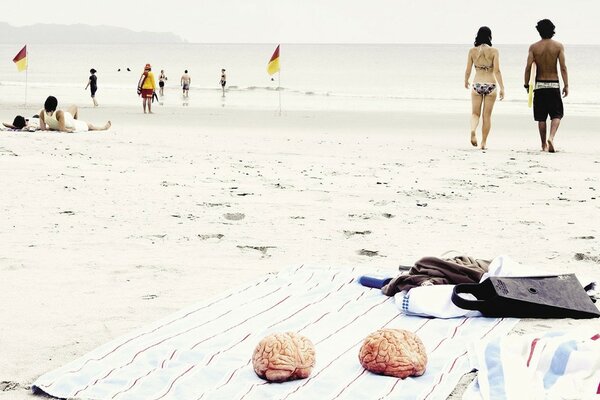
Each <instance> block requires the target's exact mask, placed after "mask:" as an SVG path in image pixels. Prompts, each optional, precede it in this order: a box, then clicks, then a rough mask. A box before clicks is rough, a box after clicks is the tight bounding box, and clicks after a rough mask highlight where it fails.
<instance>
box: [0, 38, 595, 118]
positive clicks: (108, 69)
mask: <svg viewBox="0 0 600 400" xmlns="http://www.w3.org/2000/svg"><path fill="white" fill-rule="evenodd" d="M497 47H498V49H499V51H500V61H501V70H502V73H503V77H504V82H505V86H506V98H505V101H504V102H503V104H502V105H500V106H497V107H496V112H506V113H529V112H530V110H528V108H527V106H526V101H527V96H526V93H525V90H524V89H523V87H522V84H523V70H524V66H525V61H526V57H527V46H526V45H504V46H503V45H498V46H497ZM274 48H275V45H271V44H268V45H267V44H254V45H246V44H245V45H240V44H230V45H223V44H218V45H217V44H213V45H211V44H172V45H163V44H161V45H147V44H144V45H135V46H132V45H89V46H86V45H59V44H57V45H50V46H47V45H46V46H44V45H29V46H28V51H29V70H28V72H27V74H25V73H24V72H21V73H19V72H17V71H16V67H15V66H14V64H13V63H12V58H13V57H14V55H15V54H16V53H17V52H18V51H19V50H20V47H19V46H15V45H0V60H3V61H1V62H0V104H5V103H19V104H21V103H24V102H25V101H26V102H27V104H28V105H38V104H39V105H41V104H42V102H43V101H44V99H45V98H46V96H47V95H49V94H52V95H55V96H57V97H58V98H59V101H61V103H63V104H66V103H68V104H71V103H74V104H80V105H89V104H91V100H90V98H89V91H84V87H85V85H86V83H87V79H88V76H89V73H88V71H89V69H90V68H92V67H93V68H95V69H96V70H98V73H97V76H98V87H99V90H98V93H97V99H98V101H99V102H100V104H101V105H139V103H140V99H139V97H137V94H136V85H137V81H138V78H139V76H140V74H141V72H142V69H143V67H144V65H145V64H146V63H151V64H152V66H153V71H154V73H155V76H156V78H157V80H158V74H159V72H160V70H161V69H164V70H165V71H166V74H167V76H168V78H169V80H168V82H167V85H166V90H165V93H166V95H165V97H164V99H162V100H163V103H164V107H179V106H181V105H182V98H181V93H180V88H179V81H180V77H181V75H182V74H183V71H184V70H185V69H188V70H189V72H190V75H191V76H192V85H191V91H190V99H189V106H190V107H203V108H218V107H224V106H227V107H232V108H247V109H252V108H260V109H273V110H276V109H278V107H279V95H281V102H282V107H283V109H284V110H286V109H325V110H367V111H377V110H398V111H402V110H407V111H429V110H435V111H438V112H449V113H454V112H465V110H468V109H469V102H470V96H469V91H468V90H466V89H465V88H464V87H463V76H464V70H465V66H466V58H467V52H468V49H469V45H464V46H461V45H376V44H374V45H340V44H335V45H333V44H332V45H314V44H310V45H309V44H303V45H301V44H294V45H291V44H290V45H286V44H284V45H282V46H281V56H280V63H281V74H280V76H278V75H275V76H274V80H271V77H270V76H269V75H268V74H267V73H266V65H267V62H268V60H269V58H270V57H271V54H272V52H273V50H274ZM566 49H567V51H566V57H567V65H568V68H569V77H570V85H569V86H570V91H571V94H570V95H569V97H568V98H567V99H566V100H565V103H566V108H567V113H570V112H571V113H583V114H597V113H598V111H600V69H598V68H597V65H599V64H600V46H569V45H568V44H567V45H566ZM127 68H130V69H131V71H127V70H126V69H127ZM221 68H225V69H226V70H227V81H228V82H227V83H228V92H227V94H226V97H225V98H222V97H221V91H220V86H219V79H220V70H221ZM119 69H121V71H118V70H119ZM279 79H281V81H280V85H281V88H282V90H281V91H280V92H278V91H277V90H276V89H277V87H278V85H279ZM26 80H27V93H25V82H26Z"/></svg>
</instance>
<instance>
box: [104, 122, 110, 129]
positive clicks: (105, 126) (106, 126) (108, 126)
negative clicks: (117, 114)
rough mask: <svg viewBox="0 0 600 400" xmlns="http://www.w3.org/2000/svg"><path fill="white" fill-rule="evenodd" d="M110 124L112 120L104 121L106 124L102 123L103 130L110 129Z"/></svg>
mask: <svg viewBox="0 0 600 400" xmlns="http://www.w3.org/2000/svg"><path fill="white" fill-rule="evenodd" d="M111 126H112V122H110V121H108V122H107V123H106V125H104V130H105V131H106V130H108V129H110V127H111Z"/></svg>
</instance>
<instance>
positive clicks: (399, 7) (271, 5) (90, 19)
mask: <svg viewBox="0 0 600 400" xmlns="http://www.w3.org/2000/svg"><path fill="white" fill-rule="evenodd" d="M24 5H26V8H27V12H26V16H24V18H14V17H15V16H17V15H23V14H24ZM9 15H10V16H12V17H11V19H10V20H7V18H6V16H9ZM542 18H550V19H552V21H553V22H554V23H555V24H556V25H557V29H556V32H557V35H556V39H558V40H560V41H562V42H565V43H569V44H600V0H544V1H540V0H505V1H496V0H477V1H475V0H437V1H427V0H221V1H219V0H162V1H157V0H147V1H133V0H99V1H90V0H55V1H50V2H48V1H41V0H27V1H25V2H23V1H3V2H2V13H1V14H0V20H4V21H5V22H9V23H10V24H11V25H16V26H20V25H30V24H34V23H40V22H45V23H58V24H75V23H84V24H89V25H111V26H118V27H124V28H129V29H133V30H136V31H142V30H149V31H157V32H162V31H164V32H173V33H175V34H177V35H179V36H181V37H182V38H183V39H185V40H187V41H189V42H193V43H279V42H281V43H471V42H472V41H473V38H474V36H475V32H476V30H477V28H479V27H480V26H482V25H487V26H489V27H490V28H491V29H492V32H493V39H494V42H495V43H529V42H532V41H534V40H536V39H538V36H537V32H536V31H535V29H534V26H535V23H536V22H537V21H538V20H539V19H542Z"/></svg>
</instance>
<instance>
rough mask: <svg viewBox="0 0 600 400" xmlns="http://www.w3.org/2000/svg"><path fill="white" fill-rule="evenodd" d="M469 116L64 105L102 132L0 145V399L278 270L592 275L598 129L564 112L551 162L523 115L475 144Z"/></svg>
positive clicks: (536, 327) (521, 329)
mask: <svg viewBox="0 0 600 400" xmlns="http://www.w3.org/2000/svg"><path fill="white" fill-rule="evenodd" d="M140 103H141V101H140ZM18 110H19V108H18V107H16V106H10V105H9V106H8V107H6V108H4V109H3V112H2V116H1V117H2V120H3V121H4V120H6V121H8V122H10V121H9V118H10V120H12V117H10V116H14V114H15V113H16V112H17V111H18ZM28 110H29V109H28ZM497 110H499V108H498V109H497ZM468 117H469V116H468V110H465V113H462V114H458V113H450V114H443V113H436V112H430V113H427V112H425V113H422V112H390V111H380V112H375V111H373V112H371V111H367V112H361V111H346V112H342V111H310V110H309V111H284V114H283V116H282V117H279V116H278V115H277V110H276V109H275V110H240V109H229V108H220V109H219V108H217V109H202V108H200V109H198V108H190V109H185V108H167V107H165V108H163V109H162V110H161V109H160V108H158V109H157V113H156V114H154V115H144V114H143V113H142V107H141V104H139V106H136V107H133V106H131V107H103V106H101V107H99V108H92V107H82V108H81V117H80V118H81V119H83V120H86V121H89V122H91V123H95V124H100V123H104V122H106V120H109V119H110V120H111V121H112V123H113V127H112V128H111V130H110V131H108V132H105V133H104V132H98V133H77V134H62V133H50V132H36V133H7V132H0V142H1V143H0V174H1V175H2V176H3V189H4V190H3V191H2V193H0V208H1V209H2V210H3V212H4V221H5V222H4V223H5V229H3V230H2V231H1V232H0V253H1V254H2V257H3V258H2V259H1V261H0V270H1V271H2V273H3V275H4V277H5V278H4V279H3V283H1V284H0V292H1V293H3V299H4V301H3V304H5V305H6V307H4V308H3V310H2V311H1V312H0V317H1V318H2V320H3V321H5V322H10V323H9V324H5V325H4V327H3V328H1V330H0V332H1V333H0V344H1V346H2V348H1V349H0V353H1V354H3V357H2V359H1V360H0V381H7V382H15V383H17V384H18V385H19V387H18V388H17V390H10V391H6V392H0V398H6V399H8V398H10V399H31V398H32V397H31V395H29V394H27V393H26V390H25V389H24V387H25V386H26V385H28V384H31V382H32V381H33V380H34V379H35V378H37V376H39V375H41V374H42V373H44V372H48V371H50V370H52V369H54V368H56V367H59V366H61V365H63V364H65V363H67V362H69V361H70V360H72V359H74V358H77V357H79V356H81V355H82V354H84V353H86V352H87V351H89V350H92V349H93V348H95V347H97V346H99V345H101V344H104V343H106V342H108V341H109V340H111V339H112V338H115V337H117V336H120V335H123V334H126V333H128V332H130V331H131V330H133V329H136V328H139V327H140V326H143V325H146V324H149V323H151V322H153V321H155V320H157V319H159V318H161V317H164V316H167V315H169V314H171V313H173V312H175V311H177V310H179V309H181V308H184V307H187V306H189V305H190V304H192V303H195V302H198V301H202V300H205V299H208V298H210V297H212V296H214V295H216V294H217V293H218V292H219V290H220V288H222V287H231V286H237V285H240V284H242V283H243V282H247V281H250V280H253V279H256V278H257V277H259V276H262V275H263V274H265V273H269V272H276V271H279V270H281V269H283V268H285V267H288V266H293V265H299V264H304V263H306V264H318V265H339V266H350V265H356V264H360V265H373V266H378V267H381V266H385V267H386V268H389V270H390V273H393V272H396V271H397V266H398V265H399V264H404V265H412V263H414V262H415V261H416V260H417V259H418V258H420V257H422V256H427V255H436V256H439V255H441V254H442V253H444V252H445V251H448V250H459V251H461V252H464V253H466V254H468V255H472V256H476V257H479V258H489V257H494V256H497V255H500V254H508V255H510V256H511V257H512V258H514V259H515V260H516V261H519V262H521V263H524V264H528V265H538V266H539V267H540V268H544V269H547V270H548V271H549V272H553V273H554V272H561V273H562V272H577V273H583V274H585V275H586V276H591V277H593V278H594V279H596V280H600V272H598V262H599V261H598V260H599V259H600V258H599V257H600V246H599V245H598V243H597V242H598V241H597V238H598V237H599V236H600V230H599V228H598V226H597V224H596V223H595V216H596V215H597V213H598V209H599V208H600V194H599V192H600V178H599V177H598V174H597V171H598V165H599V164H600V156H599V154H600V151H599V144H600V141H599V140H598V139H597V137H598V136H597V134H598V133H599V132H597V130H598V128H596V127H598V126H600V124H599V122H600V117H595V116H570V115H569V114H568V109H567V115H566V117H565V120H564V121H563V126H562V127H561V128H560V130H559V132H558V134H557V137H556V147H557V149H558V150H559V152H558V153H556V154H548V153H542V152H540V151H539V150H538V148H539V136H538V134H537V129H536V125H535V123H534V121H533V120H532V117H531V116H530V115H529V114H527V115H521V114H503V113H501V112H500V113H497V114H494V120H493V121H494V126H493V128H492V132H491V134H490V138H489V140H488V145H489V150H487V151H485V152H482V151H480V150H477V149H474V148H472V147H471V146H470V144H469V134H468V123H469V119H468ZM365 232H369V233H368V234H367V233H365ZM590 237H593V238H595V239H586V238H590ZM363 250H367V251H363ZM406 263H409V264H406ZM591 322H594V323H597V321H594V320H586V321H574V320H560V321H558V320H528V321H522V322H521V323H520V324H519V325H518V326H517V328H515V331H514V332H513V334H523V333H528V332H535V331H540V330H547V329H561V328H565V327H577V326H582V325H581V324H587V323H591Z"/></svg>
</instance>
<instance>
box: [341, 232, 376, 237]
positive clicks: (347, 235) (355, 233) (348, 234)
mask: <svg viewBox="0 0 600 400" xmlns="http://www.w3.org/2000/svg"><path fill="white" fill-rule="evenodd" d="M370 234H371V231H344V235H345V236H346V237H347V238H350V237H352V236H354V235H361V236H364V235H370Z"/></svg>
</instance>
